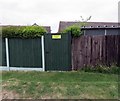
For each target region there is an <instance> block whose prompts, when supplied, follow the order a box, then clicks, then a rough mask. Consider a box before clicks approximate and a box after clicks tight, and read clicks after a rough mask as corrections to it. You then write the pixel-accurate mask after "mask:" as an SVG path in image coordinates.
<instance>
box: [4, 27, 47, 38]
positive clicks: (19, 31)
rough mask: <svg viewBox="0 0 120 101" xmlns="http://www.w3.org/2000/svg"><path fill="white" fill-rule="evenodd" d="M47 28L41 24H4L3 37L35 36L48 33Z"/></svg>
mask: <svg viewBox="0 0 120 101" xmlns="http://www.w3.org/2000/svg"><path fill="white" fill-rule="evenodd" d="M46 32H47V31H46V29H45V28H44V27H41V26H4V27H2V37H9V38H13V37H19V38H35V37H41V35H43V34H44V33H46Z"/></svg>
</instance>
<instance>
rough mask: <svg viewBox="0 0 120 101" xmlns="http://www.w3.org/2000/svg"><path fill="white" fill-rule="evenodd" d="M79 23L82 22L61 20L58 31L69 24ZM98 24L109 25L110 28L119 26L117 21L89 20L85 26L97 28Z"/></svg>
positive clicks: (100, 25) (101, 25)
mask: <svg viewBox="0 0 120 101" xmlns="http://www.w3.org/2000/svg"><path fill="white" fill-rule="evenodd" d="M77 23H80V22H78V21H60V23H59V29H58V32H61V31H63V30H64V29H65V28H67V27H68V26H71V25H74V24H77ZM98 26H99V27H105V26H107V27H109V28H114V27H118V23H117V22H87V25H86V26H85V27H89V28H90V27H91V28H96V27H98ZM113 26H114V27H113Z"/></svg>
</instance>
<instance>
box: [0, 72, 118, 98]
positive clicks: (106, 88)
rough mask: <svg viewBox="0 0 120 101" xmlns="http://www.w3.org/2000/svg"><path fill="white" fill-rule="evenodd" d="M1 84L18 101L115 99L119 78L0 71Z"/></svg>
mask: <svg viewBox="0 0 120 101" xmlns="http://www.w3.org/2000/svg"><path fill="white" fill-rule="evenodd" d="M1 81H2V85H4V87H3V90H4V89H5V90H7V91H9V90H10V91H14V92H16V93H17V94H19V97H20V98H21V99H29V98H33V99H43V98H49V99H70V98H71V99H72V98H73V99H117V98H118V82H119V81H118V75H112V74H100V73H88V72H74V71H72V72H39V71H2V80H1ZM20 98H19V99H20Z"/></svg>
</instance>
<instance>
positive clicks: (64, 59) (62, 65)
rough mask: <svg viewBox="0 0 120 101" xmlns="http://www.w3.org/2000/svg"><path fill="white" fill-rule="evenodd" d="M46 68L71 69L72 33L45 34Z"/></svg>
mask: <svg viewBox="0 0 120 101" xmlns="http://www.w3.org/2000/svg"><path fill="white" fill-rule="evenodd" d="M45 70H48V71H49V70H59V71H67V70H71V35H70V34H62V35H58V36H54V34H52V35H51V34H46V35H45Z"/></svg>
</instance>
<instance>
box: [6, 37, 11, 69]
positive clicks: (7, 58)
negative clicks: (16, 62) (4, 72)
mask: <svg viewBox="0 0 120 101" xmlns="http://www.w3.org/2000/svg"><path fill="white" fill-rule="evenodd" d="M5 46H6V60H7V67H8V68H9V71H10V64H9V47H8V38H5Z"/></svg>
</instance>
